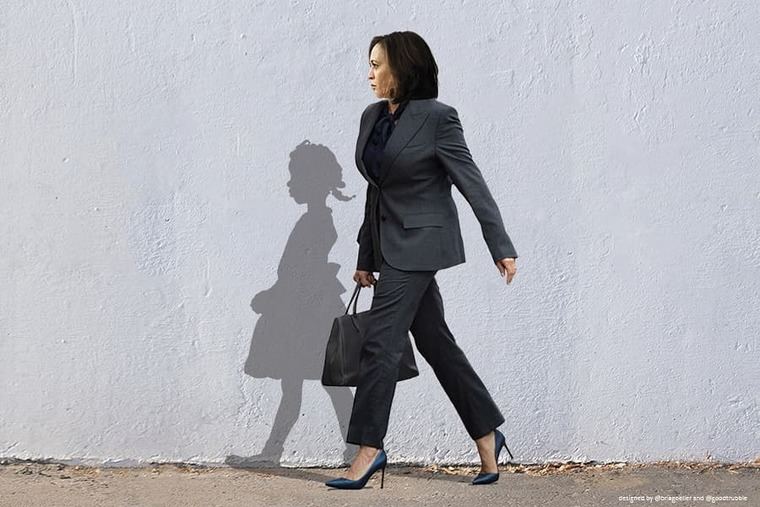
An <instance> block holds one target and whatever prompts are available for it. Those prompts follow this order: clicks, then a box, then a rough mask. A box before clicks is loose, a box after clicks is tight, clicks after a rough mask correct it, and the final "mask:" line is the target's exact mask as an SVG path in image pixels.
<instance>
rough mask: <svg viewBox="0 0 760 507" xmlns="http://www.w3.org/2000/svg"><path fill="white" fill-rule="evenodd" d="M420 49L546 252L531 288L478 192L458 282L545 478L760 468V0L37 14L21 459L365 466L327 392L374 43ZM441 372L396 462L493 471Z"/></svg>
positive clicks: (511, 216)
mask: <svg viewBox="0 0 760 507" xmlns="http://www.w3.org/2000/svg"><path fill="white" fill-rule="evenodd" d="M404 29H410V30H414V31H416V32H418V33H420V34H421V35H422V36H423V37H424V38H425V39H426V40H427V41H428V43H429V44H430V46H431V48H432V50H433V52H434V55H435V56H436V59H437V62H438V65H439V67H440V75H439V78H440V95H439V100H441V101H443V102H445V103H448V104H451V105H453V106H455V107H456V108H457V109H458V111H459V112H460V117H461V119H462V123H463V126H464V129H465V134H466V138H467V140H468V143H469V145H470V149H471V151H472V153H473V156H474V158H475V160H476V162H477V163H478V164H479V166H480V168H481V170H482V171H483V173H484V175H485V177H486V180H487V181H488V182H489V184H490V185H491V188H492V190H493V193H494V195H495V197H496V199H497V201H498V203H499V205H500V207H501V210H502V214H503V216H504V220H505V223H506V225H507V230H508V232H509V234H510V235H511V237H512V239H513V241H514V243H515V246H516V248H517V250H518V253H519V254H520V258H519V259H518V274H517V276H516V278H515V280H514V282H513V284H511V285H509V286H506V285H505V284H504V283H503V281H502V280H501V279H500V278H499V276H498V272H497V270H496V269H495V267H494V266H493V264H492V263H491V261H490V258H489V255H488V252H487V249H486V247H485V243H484V242H483V240H482V238H481V235H480V229H479V227H478V224H477V221H476V220H475V218H474V215H473V214H472V211H471V210H470V209H469V207H468V206H467V203H466V201H465V200H464V199H463V198H461V195H459V194H457V197H456V198H457V203H458V204H459V209H460V212H461V215H462V222H463V223H462V226H463V229H464V231H465V243H466V249H467V256H468V262H467V263H466V264H464V265H461V266H457V267H455V268H452V269H449V270H445V271H442V272H440V273H439V275H438V280H439V283H440V285H441V290H442V292H443V295H444V301H445V304H446V312H447V318H448V319H449V323H450V326H451V328H452V330H453V331H454V333H455V335H456V337H457V340H458V342H459V343H460V344H461V346H462V348H463V349H464V350H465V351H466V353H467V354H468V357H469V358H470V360H471V362H472V363H473V365H474V366H475V367H476V369H477V371H478V372H480V373H481V375H482V377H483V379H484V381H485V383H486V384H487V386H488V387H489V388H490V389H491V390H492V393H493V396H494V398H495V399H496V401H497V402H498V404H499V405H500V406H501V407H502V410H503V412H504V414H505V416H506V417H507V422H506V423H505V424H504V425H503V426H502V430H503V431H504V433H505V434H506V435H507V438H508V444H509V445H510V449H511V450H512V451H513V453H514V454H515V455H516V456H515V457H516V460H517V461H520V462H542V461H546V460H590V459H595V460H630V461H648V460H660V459H671V460H692V459H693V460H701V459H707V458H713V459H719V460H727V461H728V460H730V461H733V460H749V459H753V458H756V457H758V455H760V444H759V442H760V422H759V421H760V409H759V405H760V404H759V402H758V386H759V385H760V368H758V333H759V332H760V311H758V309H760V169H759V163H758V162H759V160H758V159H759V158H760V150H759V149H758V148H759V146H760V121H759V120H758V118H759V115H760V108H759V107H758V97H759V96H760V71H759V69H758V62H759V61H760V35H759V34H760V9H758V4H757V2H755V1H753V0H747V1H743V2H741V1H698V2H693V1H672V2H671V1H667V2H666V1H659V0H646V1H639V2H614V3H610V2H602V1H591V0H576V1H571V0H558V1H554V2H538V1H527V0H516V1H512V2H497V1H490V2H486V1H484V2H468V3H467V4H466V5H462V3H461V2H452V1H444V2H443V3H441V2H439V1H436V2H433V1H422V2H414V3H412V2H408V3H407V2H387V3H386V2H382V3H377V2H327V1H321V2H317V1H315V2H303V1H295V0H294V1H290V2H261V1H260V2H243V1H239V0H215V1H203V0H201V1H196V2H169V1H164V2H162V1H158V2H156V1H155V0H151V1H146V0H139V1H133V2H127V3H123V2H122V3H121V4H118V3H116V2H96V1H92V0H64V1H52V2H25V1H13V0H10V1H7V2H3V3H2V6H0V69H1V70H2V72H1V73H0V183H1V184H0V210H1V212H2V215H0V216H1V218H2V220H0V238H2V240H1V241H0V283H1V284H2V291H1V292H0V361H1V362H0V380H1V382H2V383H1V385H2V389H1V390H0V456H2V457H17V458H53V459H58V460H72V461H74V462H84V463H105V464H115V465H120V464H134V463H145V462H149V461H193V462H204V463H229V464H236V463H241V462H243V463H252V462H255V461H257V460H258V459H260V458H263V457H266V456H263V455H262V449H266V452H263V454H269V455H272V454H274V455H276V454H279V451H277V446H276V445H271V444H272V442H273V441H275V440H277V439H278V438H279V439H281V440H283V444H282V455H281V456H279V458H281V462H282V464H283V465H329V464H338V463H340V462H341V461H342V460H343V458H344V457H348V458H351V456H352V455H353V452H354V451H355V448H354V446H350V448H349V449H344V443H343V437H342V435H341V429H340V426H339V423H340V424H343V425H345V424H347V422H348V418H349V415H350V410H351V402H352V394H351V390H348V389H331V390H325V389H324V388H323V387H322V386H321V384H320V382H319V381H318V380H314V378H316V377H315V376H314V375H313V373H314V371H315V370H318V369H321V366H322V365H321V360H322V350H321V349H322V348H323V346H324V342H325V340H326V334H327V327H329V322H330V321H331V319H332V317H333V316H334V315H335V314H337V313H340V311H341V310H342V308H341V299H342V300H343V301H346V300H347V299H348V297H349V296H350V292H351V289H352V285H353V283H352V282H351V276H352V274H353V268H354V266H355V259H356V253H357V245H356V243H355V238H356V231H357V230H358V227H359V224H360V221H361V215H362V210H363V204H364V202H363V198H364V190H365V182H364V180H363V179H362V177H361V176H360V174H359V173H358V171H357V170H356V167H355V164H354V146H355V142H356V135H357V131H358V123H359V115H360V113H361V111H362V110H363V108H364V107H365V106H366V105H367V104H368V103H370V102H372V101H374V100H375V98H374V96H373V95H372V94H371V92H370V90H369V88H368V87H367V79H366V74H367V70H368V68H367V62H366V52H367V46H368V44H369V41H370V39H371V37H372V36H373V35H376V34H382V33H388V32H391V31H393V30H404ZM305 140H309V142H310V143H312V144H313V146H309V145H306V146H300V147H299V145H301V143H303V142H304V141H305ZM319 145H321V147H320V146H319ZM291 169H292V170H293V171H294V172H295V174H296V176H294V177H293V181H294V185H295V189H294V195H296V194H298V195H300V196H301V197H300V199H301V201H302V202H303V199H306V200H308V201H310V202H313V203H314V204H313V205H312V206H311V207H310V208H309V209H310V211H309V212H308V213H307V207H306V206H305V205H303V204H298V202H296V201H295V200H294V199H293V198H291V196H290V195H289V192H288V186H287V183H288V181H289V180H290V178H291V174H290V170H291ZM341 180H342V181H343V182H345V187H344V188H343V189H342V190H343V192H344V193H345V194H347V195H349V196H352V195H355V196H356V197H355V198H353V199H352V200H348V201H339V200H337V199H335V198H333V197H332V196H329V197H327V198H326V201H324V198H325V195H326V193H327V190H328V188H330V187H331V186H333V184H334V183H337V182H340V181H341ZM320 202H326V205H327V207H329V210H325V209H324V207H323V206H322V207H321V206H319V203H320ZM320 208H321V211H320ZM278 266H279V269H280V272H279V273H278ZM270 288H271V290H270ZM255 296H258V299H256V300H254V297H255ZM369 299H370V292H369V291H363V293H362V300H361V304H360V308H361V309H364V308H367V307H368V304H369ZM252 300H254V307H257V310H258V311H259V312H261V313H256V312H254V311H253V310H252V308H251V306H250V305H251V302H252ZM326 326H327V327H326ZM278 344H284V345H285V347H287V350H292V352H287V351H286V352H283V351H281V350H279V349H278V348H276V345H278ZM257 347H259V348H260V349H261V351H260V354H261V356H262V357H263V358H265V361H264V363H265V366H267V365H268V366H271V367H272V369H273V370H274V371H277V372H280V376H283V377H284V378H285V380H286V382H285V384H284V385H285V387H284V390H285V392H286V393H287V396H285V398H284V399H282V398H281V392H282V391H281V389H283V388H282V387H281V382H280V380H279V379H277V380H275V379H270V378H258V377H257V376H256V375H257V374H259V371H257V368H259V367H257V366H256V365H255V362H254V359H253V356H254V355H255V354H252V351H256V350H257ZM267 347H270V348H267ZM418 359H419V361H420V368H421V372H422V373H421V375H420V377H419V378H417V379H414V380H410V381H408V382H403V383H401V384H399V386H398V389H397V391H396V397H395V401H394V406H393V412H392V417H391V421H390V429H389V433H388V435H387V438H386V445H387V449H388V452H389V456H390V459H391V461H392V462H398V461H411V462H418V463H430V462H437V463H461V462H473V463H474V462H477V454H476V452H475V448H474V445H473V443H472V442H471V441H470V440H469V438H468V436H467V434H466V432H465V431H464V427H463V426H462V424H461V423H460V421H459V419H458V417H457V415H456V413H455V412H454V410H453V408H452V406H451V405H450V403H449V402H448V399H447V398H446V396H445V394H444V393H443V391H442V389H441V388H440V387H439V385H438V384H437V382H436V380H435V377H434V376H433V374H432V372H431V370H430V368H429V367H428V366H427V365H426V364H425V363H424V361H423V360H422V358H421V357H419V356H418ZM303 377H306V378H305V379H304V378H303ZM301 393H302V394H301ZM281 399H282V403H281ZM281 404H282V410H281V413H280V418H279V420H277V421H276V420H275V414H276V413H277V411H278V407H280V405H281ZM336 412H337V413H336ZM267 440H270V445H269V446H265V444H266V442H267ZM269 457H270V458H271V456H269ZM275 457H277V456H275Z"/></svg>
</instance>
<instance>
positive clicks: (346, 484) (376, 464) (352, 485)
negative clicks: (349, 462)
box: [325, 449, 388, 489]
mask: <svg viewBox="0 0 760 507" xmlns="http://www.w3.org/2000/svg"><path fill="white" fill-rule="evenodd" d="M387 464H388V456H387V455H386V454H385V450H384V449H380V451H378V453H377V456H375V460H374V461H373V462H372V464H371V465H370V467H369V470H367V471H366V472H365V473H364V475H362V476H361V477H359V478H358V479H356V480H355V481H352V480H351V479H346V478H345V477H338V478H336V479H331V480H329V481H327V482H325V484H326V485H328V486H330V487H331V488H338V489H362V488H363V487H364V485H365V484H367V481H368V480H369V478H370V477H372V474H374V473H375V472H377V471H378V470H381V475H380V488H382V487H383V482H385V465H387Z"/></svg>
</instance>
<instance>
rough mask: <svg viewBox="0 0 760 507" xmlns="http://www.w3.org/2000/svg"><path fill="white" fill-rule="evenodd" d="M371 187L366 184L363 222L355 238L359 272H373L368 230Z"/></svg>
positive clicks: (370, 239)
mask: <svg viewBox="0 0 760 507" xmlns="http://www.w3.org/2000/svg"><path fill="white" fill-rule="evenodd" d="M371 187H372V185H371V184H369V183H367V197H366V201H365V203H364V222H362V225H361V227H359V235H358V236H356V242H357V243H359V257H358V259H357V261H356V269H358V270H360V271H370V272H372V271H374V270H373V266H374V264H375V263H374V253H373V250H372V231H371V230H370V227H371V226H370V220H369V213H370V211H369V208H370V201H371V199H370V197H371V196H370V192H371V191H372V188H371Z"/></svg>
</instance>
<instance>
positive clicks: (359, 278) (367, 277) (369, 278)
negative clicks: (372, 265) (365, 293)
mask: <svg viewBox="0 0 760 507" xmlns="http://www.w3.org/2000/svg"><path fill="white" fill-rule="evenodd" d="M354 281H355V282H357V283H360V284H361V286H362V287H369V286H370V285H374V284H375V282H377V280H375V275H373V274H372V273H371V272H369V271H361V270H358V269H357V270H356V272H355V273H354Z"/></svg>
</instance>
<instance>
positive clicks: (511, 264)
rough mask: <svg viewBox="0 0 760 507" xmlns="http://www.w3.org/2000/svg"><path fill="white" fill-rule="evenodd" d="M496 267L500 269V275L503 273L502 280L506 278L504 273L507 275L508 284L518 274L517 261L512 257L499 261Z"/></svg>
mask: <svg viewBox="0 0 760 507" xmlns="http://www.w3.org/2000/svg"><path fill="white" fill-rule="evenodd" d="M496 267H497V268H499V273H501V276H502V278H503V277H504V273H505V272H506V273H507V277H506V278H507V283H511V282H512V278H513V277H514V276H515V273H517V265H515V259H514V258H512V257H505V258H503V259H499V260H498V261H496Z"/></svg>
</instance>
